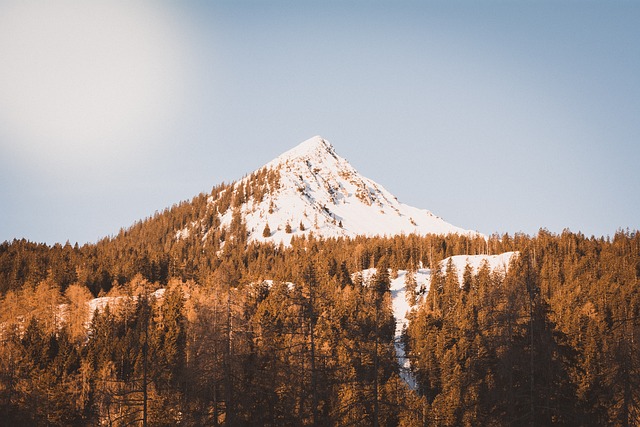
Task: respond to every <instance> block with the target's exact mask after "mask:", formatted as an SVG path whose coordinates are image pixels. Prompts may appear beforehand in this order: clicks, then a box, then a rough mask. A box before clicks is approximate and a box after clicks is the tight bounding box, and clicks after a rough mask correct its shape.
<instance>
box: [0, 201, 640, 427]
mask: <svg viewBox="0 0 640 427" xmlns="http://www.w3.org/2000/svg"><path fill="white" fill-rule="evenodd" d="M215 191H217V190H214V192H215ZM206 200H207V197H205V196H204V195H203V196H199V197H197V198H195V199H194V201H193V203H183V204H180V205H177V206H174V207H173V208H172V209H170V210H167V211H165V212H163V213H158V214H156V215H155V216H154V217H153V218H150V219H147V220H145V221H142V222H140V223H138V224H135V225H134V226H133V227H131V228H129V229H126V230H122V231H121V232H120V233H119V234H118V235H117V236H115V237H113V238H108V239H104V240H103V241H101V242H99V243H97V244H92V245H85V246H82V247H78V246H75V247H74V246H71V245H65V246H61V245H56V246H53V247H48V246H46V245H38V244H33V243H29V242H26V241H14V242H11V243H9V242H6V243H4V244H3V245H1V246H0V285H1V286H2V288H1V289H2V302H1V311H0V317H1V329H0V334H1V339H2V345H1V346H0V353H1V354H0V423H2V424H4V425H61V426H62V425H96V424H101V425H114V426H123V425H145V424H146V425H157V426H160V425H228V426H232V425H247V426H248V425H273V426H276V425H380V426H383V425H389V426H392V425H402V426H423V425H451V426H454V425H496V426H501V425H551V424H558V425H619V426H630V425H637V424H638V423H639V422H640V418H639V417H640V413H639V408H640V391H639V390H640V377H639V374H640V372H639V368H640V360H638V359H639V356H638V355H639V354H640V344H639V343H640V295H639V294H640V235H639V234H638V233H637V232H620V233H618V234H616V235H615V236H614V237H613V238H593V237H592V238H587V237H585V236H583V235H581V234H575V233H571V232H568V231H567V232H564V233H562V234H561V235H554V234H551V233H549V232H546V231H544V230H542V231H540V233H539V234H538V235H536V236H532V237H531V236H526V235H515V236H509V235H504V236H492V237H490V238H488V239H486V240H485V239H484V238H481V237H465V236H459V235H450V236H446V237H445V236H433V235H428V236H415V235H410V236H395V237H388V238H383V237H378V238H355V239H320V238H315V237H313V236H310V237H301V238H293V239H292V241H291V245H290V246H287V247H285V246H283V245H279V246H275V245H273V244H266V243H261V244H259V243H255V242H253V243H250V242H247V239H246V236H247V234H246V233H247V232H246V227H245V225H244V224H243V221H242V218H241V217H239V216H238V218H236V223H234V224H233V226H232V227H230V228H229V229H228V230H226V229H224V230H221V229H217V228H215V225H214V224H212V228H211V230H212V231H213V232H214V233H224V234H225V236H224V239H218V241H219V242H224V244H211V243H210V240H207V239H204V240H203V239H202V238H201V237H200V236H199V237H197V238H196V237H189V236H185V237H183V238H180V239H177V238H175V234H174V233H173V230H176V229H179V228H180V227H181V226H183V225H185V224H187V223H188V222H189V221H190V220H191V218H192V217H193V216H194V215H195V214H196V213H197V212H198V210H199V209H202V208H203V206H204V205H205V204H206ZM506 251H517V252H518V256H516V257H514V260H513V262H512V264H511V266H510V268H509V269H508V270H507V272H506V273H503V272H500V271H491V270H490V269H489V268H488V267H487V266H485V267H481V268H479V270H478V271H477V272H476V273H473V272H472V270H471V269H466V271H463V272H462V274H461V277H462V281H459V280H458V277H459V276H460V274H459V273H460V272H458V271H455V268H454V266H453V265H452V264H449V265H448V267H445V269H444V272H440V269H438V268H434V269H432V270H431V271H432V276H431V285H430V288H429V291H428V292H423V293H420V291H419V290H418V291H417V295H415V298H416V299H417V304H416V306H415V308H414V310H413V311H412V312H411V313H410V315H409V319H410V322H409V326H408V328H407V331H406V334H405V335H404V341H405V345H406V350H407V355H408V357H409V358H410V361H411V367H412V370H413V374H414V376H415V378H416V379H417V389H416V390H412V389H410V388H409V387H408V386H407V384H405V382H404V381H403V380H401V379H400V376H399V368H398V363H397V360H396V354H395V351H394V329H395V324H394V317H393V312H392V307H391V297H390V292H389V283H390V280H391V279H392V278H393V277H394V275H395V274H396V273H395V272H396V271H397V270H400V269H402V270H408V271H415V269H417V268H419V267H422V266H425V267H429V266H431V267H433V266H436V265H438V263H439V262H440V261H441V260H443V259H445V258H447V257H450V256H453V255H461V254H483V253H488V254H499V253H502V252H506ZM372 267H376V269H377V271H378V273H377V274H375V275H374V276H373V277H371V278H367V279H366V280H363V278H362V276H361V275H360V274H359V272H360V271H362V270H364V269H368V268H372ZM158 289H165V291H164V293H162V292H155V293H154V291H156V290H158ZM96 296H109V297H112V298H111V299H107V300H103V301H110V303H109V304H106V305H105V307H104V308H102V309H101V310H96V311H95V313H89V311H90V309H89V308H88V307H89V306H88V305H87V302H88V301H90V300H91V299H92V298H93V297H96ZM91 314H93V316H90V315H91ZM88 319H91V320H90V321H88ZM87 322H88V323H87Z"/></svg>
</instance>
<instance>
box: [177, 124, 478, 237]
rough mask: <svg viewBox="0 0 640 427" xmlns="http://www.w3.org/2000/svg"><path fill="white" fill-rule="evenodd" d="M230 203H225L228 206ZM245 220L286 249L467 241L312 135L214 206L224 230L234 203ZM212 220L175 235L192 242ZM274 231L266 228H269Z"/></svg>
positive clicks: (459, 230)
mask: <svg viewBox="0 0 640 427" xmlns="http://www.w3.org/2000/svg"><path fill="white" fill-rule="evenodd" d="M224 200H226V202H224ZM230 200H233V203H232V204H233V207H234V208H237V209H238V210H236V211H239V212H240V213H241V215H242V218H243V220H244V223H245V224H246V227H247V232H248V237H249V240H256V241H266V242H274V243H280V242H282V243H284V244H285V245H288V244H289V243H290V242H291V239H292V237H293V236H302V235H306V234H309V233H313V234H314V235H316V236H321V237H356V236H385V235H386V236H393V235H398V234H411V233H415V234H420V235H424V234H466V235H475V236H478V235H480V234H479V233H476V232H473V231H469V230H464V229H462V228H459V227H456V226H454V225H451V224H449V223H447V222H445V221H444V220H443V219H441V218H439V217H437V216H435V215H433V214H432V213H431V212H429V211H428V210H425V209H418V208H414V207H411V206H408V205H405V204H403V203H400V202H399V201H398V199H397V198H396V197H395V196H394V195H393V194H391V193H390V192H389V191H387V190H386V189H385V188H384V187H383V186H381V185H380V184H378V183H376V182H374V181H373V180H371V179H369V178H367V177H365V176H362V175H361V174H359V173H358V171H357V170H356V169H355V168H354V167H353V166H351V164H350V163H349V162H348V161H347V160H345V159H344V158H342V157H340V156H339V155H338V154H337V153H336V151H335V149H334V148H333V146H332V145H331V144H330V143H329V142H328V141H327V140H325V139H324V138H322V137H320V136H314V137H313V138H309V139H307V140H306V141H303V142H302V143H300V144H298V145H297V146H295V147H293V148H292V149H290V150H289V151H286V152H285V153H283V154H281V155H280V156H278V157H276V158H275V159H273V160H272V161H271V162H269V163H267V164H266V165H265V166H264V167H262V168H260V169H258V170H257V171H255V172H254V173H252V174H251V175H249V176H246V177H245V178H244V179H242V180H240V181H237V182H235V183H234V184H232V185H231V186H230V187H229V189H228V190H226V192H225V193H219V194H218V195H217V196H216V197H212V198H211V199H210V201H209V203H210V208H209V209H210V210H211V211H212V212H215V214H213V215H214V216H216V217H217V216H218V215H219V219H218V220H210V221H209V223H218V224H219V225H220V227H221V228H222V229H225V228H229V227H231V225H232V220H233V211H234V210H235V209H230V208H229V201H230ZM202 224H206V221H205V222H203V221H200V222H198V221H196V222H194V223H192V224H191V225H189V226H187V227H185V229H183V230H180V231H179V232H178V233H177V235H176V236H177V237H180V236H185V235H186V236H188V235H189V234H190V233H191V231H192V230H194V229H197V228H199V227H200V228H201V227H202ZM267 226H268V227H267Z"/></svg>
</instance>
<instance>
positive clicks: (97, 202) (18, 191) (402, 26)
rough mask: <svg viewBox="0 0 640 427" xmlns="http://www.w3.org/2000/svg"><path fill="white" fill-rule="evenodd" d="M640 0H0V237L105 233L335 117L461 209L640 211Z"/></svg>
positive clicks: (493, 222) (340, 132)
mask: <svg viewBox="0 0 640 427" xmlns="http://www.w3.org/2000/svg"><path fill="white" fill-rule="evenodd" d="M639 23H640V2H638V1H582V2H579V1H555V0H554V1H497V0H496V1H475V0H474V1H444V0H443V1H330V2H318V1H296V2H292V1H269V2H267V1H254V2H246V1H239V0H233V1H228V2H223V1H216V2H210V1H202V2H194V1H181V2H158V1H154V2H142V1H141V2H135V1H134V2H132V1H109V2H104V3H101V2H98V1H95V2H86V1H80V0H78V1H71V0H61V1H57V2H55V3H54V2H49V1H31V2H25V1H22V0H16V1H8V0H0V241H4V240H11V239H13V238H23V237H24V238H27V239H29V240H32V241H37V242H47V243H49V244H53V243H55V242H61V243H64V242H65V241H66V240H69V241H70V242H71V243H75V242H78V243H80V244H82V243H84V242H95V241H96V240H98V239H99V238H101V237H104V236H107V235H113V234H116V233H117V232H118V230H119V229H120V228H121V227H127V226H129V225H131V224H132V223H133V222H134V221H136V220H139V219H142V218H144V217H146V216H149V215H152V214H153V213H154V212H155V211H156V210H162V209H164V208H165V207H168V206H171V205H172V204H173V203H177V202H179V201H181V200H184V199H190V198H191V197H193V196H194V195H196V194H198V193H200V192H203V191H204V192H208V191H209V190H210V189H211V187H213V186H214V185H216V184H219V183H221V182H223V181H225V182H229V181H233V180H236V179H238V178H240V177H242V176H243V175H245V174H247V173H250V172H251V171H253V170H254V169H256V168H258V167H260V166H262V165H263V164H264V163H266V162H268V161H269V160H271V159H272V158H274V157H276V156H278V155H279V154H280V153H282V152H284V151H286V150H287V149H289V148H291V147H293V146H295V145H297V144H298V143H300V142H302V141H303V140H305V139H307V138H309V137H311V136H314V135H321V136H323V137H325V138H326V139H328V140H329V141H330V142H331V143H332V144H333V145H334V147H335V148H336V150H337V152H338V153H339V154H340V155H341V156H342V157H345V158H346V159H347V160H349V161H350V163H351V164H352V165H353V166H354V167H355V168H356V169H358V170H359V171H360V172H361V173H362V174H363V175H365V176H367V177H369V178H371V179H373V180H375V181H377V182H378V183H380V184H382V185H383V186H385V187H386V188H387V189H388V190H389V191H391V192H392V193H393V194H395V195H396V196H397V197H398V198H399V199H400V201H402V202H404V203H407V204H410V205H413V206H417V207H421V208H426V209H429V210H431V211H432V212H434V213H435V214H437V215H439V216H441V217H443V218H444V219H445V220H446V221H448V222H450V223H452V224H455V225H457V226H460V227H463V228H467V229H474V230H478V231H480V232H482V233H485V234H491V233H493V232H500V233H503V232H509V233H514V232H525V233H528V234H535V233H537V231H538V229H540V228H547V229H549V230H550V231H552V232H558V233H559V232H561V231H562V230H563V229H564V228H569V229H571V230H572V231H581V232H583V233H584V234H586V235H587V236H590V235H596V236H602V235H605V236H606V235H613V233H615V232H616V230H618V229H620V228H623V229H626V228H631V229H632V230H633V229H638V228H640V167H639V160H640V24H639Z"/></svg>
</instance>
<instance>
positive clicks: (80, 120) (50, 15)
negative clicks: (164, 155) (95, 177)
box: [0, 0, 184, 164]
mask: <svg viewBox="0 0 640 427" xmlns="http://www.w3.org/2000/svg"><path fill="white" fill-rule="evenodd" d="M165 12H166V11H165ZM177 34H179V31H176V30H175V29H174V28H172V23H171V20H170V19H169V16H168V14H167V13H163V11H162V9H161V8H159V7H157V4H156V6H155V7H152V5H151V4H148V3H142V2H124V1H122V2H121V1H115V2H93V1H91V2H87V1H72V0H64V1H56V2H44V1H42V2H40V1H37V2H22V1H17V2H7V3H4V4H3V5H0V58H2V60H1V62H0V141H1V142H0V144H2V146H4V148H3V150H5V149H6V150H13V151H14V152H16V153H17V154H20V155H27V156H30V158H31V159H33V160H39V163H42V162H45V163H46V164H54V163H56V162H59V161H62V160H64V161H69V160H71V161H73V160H75V159H80V158H84V159H86V158H87V157H86V156H87V153H90V155H91V156H104V155H111V156H112V155H118V154H119V153H120V154H121V150H122V149H124V148H125V147H126V148H129V147H130V146H131V144H143V143H144V141H148V140H150V139H152V137H153V135H155V134H156V133H157V132H159V131H161V130H162V129H163V123H164V122H165V121H166V120H168V119H169V118H170V117H171V116H172V114H173V113H174V108H175V107H174V105H176V104H177V103H179V99H180V96H181V92H182V89H183V86H184V81H183V80H184V78H183V75H184V73H183V72H182V70H181V68H180V67H182V61H181V55H182V53H181V51H180V48H179V40H178V37H177ZM80 153H84V154H82V157H79V155H80Z"/></svg>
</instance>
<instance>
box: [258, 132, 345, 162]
mask: <svg viewBox="0 0 640 427" xmlns="http://www.w3.org/2000/svg"><path fill="white" fill-rule="evenodd" d="M327 155H329V156H331V157H333V158H334V159H335V158H337V155H336V151H335V149H334V148H333V146H332V145H331V144H330V143H329V141H327V140H326V139H324V138H322V137H321V136H318V135H316V136H314V137H313V138H309V139H307V140H306V141H303V142H301V143H300V144H298V145H296V146H295V147H293V148H292V149H290V150H288V151H286V152H284V153H282V154H281V155H279V156H278V157H277V158H275V159H274V160H272V161H271V162H269V163H268V164H267V166H274V165H275V164H282V163H287V161H291V160H312V159H316V160H319V159H321V158H323V157H325V156H327Z"/></svg>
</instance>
